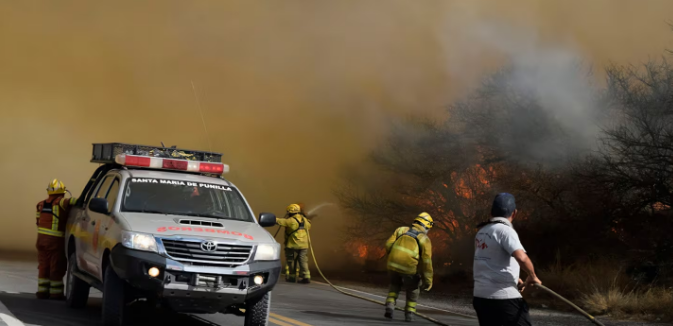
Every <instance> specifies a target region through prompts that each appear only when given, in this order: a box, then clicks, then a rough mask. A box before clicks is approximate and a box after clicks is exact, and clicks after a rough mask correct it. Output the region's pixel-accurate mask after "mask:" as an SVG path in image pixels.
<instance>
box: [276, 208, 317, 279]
mask: <svg viewBox="0 0 673 326" xmlns="http://www.w3.org/2000/svg"><path fill="white" fill-rule="evenodd" d="M287 216H288V217H287V218H279V219H277V220H276V223H277V224H278V225H280V226H282V227H285V260H286V261H285V279H286V280H287V281H288V282H293V283H294V282H296V281H297V279H296V277H295V275H296V269H297V267H296V265H295V263H296V262H297V260H298V261H299V273H300V275H301V277H302V280H301V281H299V283H304V284H308V283H311V272H309V270H308V235H307V231H310V230H311V222H310V221H309V220H308V218H306V217H305V216H304V215H303V214H302V213H301V207H299V205H297V204H292V205H290V206H288V207H287ZM290 272H291V274H290Z"/></svg>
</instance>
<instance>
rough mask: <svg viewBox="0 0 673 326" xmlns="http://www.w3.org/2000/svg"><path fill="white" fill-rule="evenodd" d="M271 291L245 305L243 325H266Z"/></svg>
mask: <svg viewBox="0 0 673 326" xmlns="http://www.w3.org/2000/svg"><path fill="white" fill-rule="evenodd" d="M270 308H271V292H267V293H266V294H265V295H263V296H262V297H260V298H257V299H255V300H252V301H249V302H247V303H246V305H245V323H244V324H245V326H266V325H267V324H268V323H269V310H270Z"/></svg>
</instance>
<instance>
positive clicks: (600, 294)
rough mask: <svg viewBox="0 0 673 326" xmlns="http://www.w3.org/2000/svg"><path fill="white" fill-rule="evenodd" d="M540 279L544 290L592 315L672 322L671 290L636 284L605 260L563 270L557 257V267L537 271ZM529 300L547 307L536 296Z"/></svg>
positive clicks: (672, 303) (565, 267)
mask: <svg viewBox="0 0 673 326" xmlns="http://www.w3.org/2000/svg"><path fill="white" fill-rule="evenodd" d="M539 277H540V279H541V280H542V282H543V284H545V285H546V286H547V287H549V288H550V289H552V290H554V291H556V292H557V293H559V294H561V295H562V296H564V297H566V298H568V299H570V300H571V301H576V303H577V304H579V306H581V307H582V308H583V309H585V310H587V312H589V313H591V314H596V315H611V316H613V317H617V318H635V319H645V320H657V319H659V320H666V321H671V320H673V288H665V287H663V286H655V285H652V284H639V283H637V282H635V281H633V280H631V279H630V278H629V277H628V275H627V274H626V273H625V272H624V269H623V268H621V267H620V264H619V263H616V262H610V261H608V260H605V261H599V262H592V263H581V264H580V263H577V264H573V265H570V266H563V265H561V263H560V259H558V257H557V263H556V264H554V265H552V266H551V267H549V268H547V269H544V270H540V271H539ZM537 292H539V291H537ZM545 298H546V297H545ZM531 299H532V301H533V302H536V303H539V302H545V303H549V301H548V300H544V299H543V298H540V294H539V293H538V294H537V295H536V296H534V297H533V298H531ZM546 299H549V298H546ZM554 305H555V306H559V307H560V306H561V305H563V303H561V302H554Z"/></svg>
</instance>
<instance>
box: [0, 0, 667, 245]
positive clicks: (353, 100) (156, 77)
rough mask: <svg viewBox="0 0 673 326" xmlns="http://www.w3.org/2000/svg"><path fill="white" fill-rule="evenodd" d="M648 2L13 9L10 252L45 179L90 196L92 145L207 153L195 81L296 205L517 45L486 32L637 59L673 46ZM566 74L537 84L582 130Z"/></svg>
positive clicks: (279, 195)
mask: <svg viewBox="0 0 673 326" xmlns="http://www.w3.org/2000/svg"><path fill="white" fill-rule="evenodd" d="M635 3H636V2H627V3H620V4H619V5H615V4H613V2H610V1H591V2H590V3H587V2H586V1H582V2H579V1H577V2H573V1H545V2H538V1H524V0H521V1H514V2H512V1H509V2H507V3H506V5H505V4H504V2H502V1H496V0H492V1H454V2H450V1H430V0H428V1H413V2H412V1H407V0H400V1H394V0H389V1H385V2H382V1H377V0H372V1H362V0H357V1H330V2H315V1H299V0H296V1H282V2H275V1H264V2H250V1H223V2H212V1H211V2H205V1H203V2H200V1H190V2H185V1H144V2H138V1H115V2H91V1H84V0H68V1H60V2H59V3H58V4H57V5H56V4H54V3H52V2H49V1H38V0H32V1H8V2H4V3H2V4H0V49H2V50H1V51H0V107H2V119H0V130H2V137H0V145H1V147H0V148H1V149H2V152H1V155H2V156H3V158H2V160H0V167H1V168H2V170H1V171H2V172H1V173H2V177H3V178H2V180H3V187H2V190H0V198H2V199H0V204H1V205H2V208H3V210H2V212H3V217H2V221H3V222H4V223H3V226H2V228H1V231H0V248H3V249H6V250H32V249H33V245H34V239H35V229H34V220H33V218H34V217H33V216H34V213H33V210H34V207H35V204H36V203H37V201H39V200H41V199H43V197H44V196H45V195H46V194H45V191H44V190H45V187H46V184H47V182H48V181H49V180H50V179H52V178H54V177H58V178H61V179H63V180H64V181H65V182H66V184H67V185H68V186H69V187H70V188H71V190H72V192H73V193H74V194H78V193H79V192H80V191H81V189H82V187H83V185H84V183H85V181H86V180H87V178H88V177H89V174H90V173H91V172H92V171H93V169H94V168H95V166H94V165H93V164H91V163H89V162H88V159H89V155H90V150H91V149H90V144H91V143H92V142H111V141H122V142H131V143H143V144H159V142H160V141H163V142H164V143H166V144H170V145H178V146H180V147H184V148H196V149H207V147H208V144H209V142H208V141H207V140H206V138H205V135H204V131H203V126H202V123H201V118H200V116H199V113H198V111H197V109H196V105H195V101H194V96H193V94H192V89H191V81H194V83H195V85H196V86H197V90H198V91H199V96H200V100H201V104H202V107H203V110H204V112H203V114H204V116H205V119H206V123H207V128H208V132H209V135H208V136H209V137H210V143H212V147H213V150H216V151H220V152H223V153H224V161H225V162H226V163H229V164H230V165H231V167H232V175H231V179H232V180H233V181H234V182H235V183H236V184H237V185H238V186H239V187H240V188H241V189H242V191H243V193H244V194H245V195H246V197H247V198H248V200H250V201H251V204H252V206H253V208H254V209H255V210H256V212H257V213H258V212H261V211H272V212H275V213H277V214H279V215H282V213H283V212H282V210H283V208H284V207H285V206H286V205H287V204H289V203H290V202H293V201H303V202H305V203H306V204H307V206H308V207H312V206H313V205H317V204H319V203H321V202H324V201H333V198H332V195H331V188H332V184H333V182H334V179H335V171H337V170H338V168H339V167H340V166H341V165H343V164H344V163H347V162H355V161H358V160H359V159H361V158H362V156H363V155H365V154H366V153H367V152H368V151H369V150H370V149H371V148H372V147H374V146H375V144H376V142H377V141H378V140H379V137H380V136H381V134H382V132H384V131H385V127H384V126H385V123H384V121H385V120H384V119H383V118H384V117H386V116H388V115H397V114H407V113H409V112H413V113H421V112H422V113H429V114H435V113H437V114H441V112H443V107H444V106H445V105H446V104H447V103H450V102H451V100H453V99H455V98H458V97H462V96H464V95H465V94H466V91H468V90H470V89H472V88H473V87H474V86H475V83H476V82H477V81H478V79H479V77H480V76H482V75H483V73H485V72H488V71H491V70H493V69H494V68H496V67H498V65H499V64H501V63H502V62H503V61H504V60H503V59H502V58H501V57H502V55H503V54H505V55H506V56H509V57H516V56H517V55H518V54H519V53H520V52H519V51H518V50H517V47H518V45H516V46H509V45H507V44H509V43H508V42H509V41H508V37H504V38H502V40H503V41H504V42H505V44H504V45H502V44H500V45H499V43H498V42H495V43H494V42H492V40H488V39H489V38H493V37H492V36H488V35H489V33H490V32H489V30H490V29H489V28H487V30H486V32H484V31H481V30H480V29H474V27H475V26H480V25H483V22H484V21H486V22H489V21H498V22H499V23H498V24H500V23H501V22H504V24H505V26H507V25H511V24H512V23H513V22H519V23H521V22H525V23H526V26H527V27H526V28H529V29H532V30H538V31H539V34H538V37H537V41H533V42H532V46H535V47H537V45H538V44H537V42H543V41H544V42H545V43H549V44H567V42H566V41H567V40H566V38H572V39H573V41H574V43H573V44H575V45H576V46H575V48H576V49H578V51H577V52H578V53H579V54H581V55H582V57H583V58H586V59H587V61H589V62H595V63H596V64H603V63H605V62H607V61H617V62H623V61H627V60H628V61H633V60H641V59H644V58H645V57H646V56H647V54H651V53H660V52H661V49H662V48H664V47H665V46H666V42H665V41H667V40H668V37H669V32H668V30H667V29H666V25H665V24H664V21H665V20H666V19H668V18H670V17H667V16H666V15H667V13H670V12H673V11H671V9H673V8H672V6H673V4H671V3H669V2H661V3H658V4H657V5H654V4H650V5H648V6H638V5H635ZM522 8H530V10H529V11H527V12H526V13H525V14H524V13H522ZM625 22H628V24H627V23H625ZM447 23H448V25H449V26H448V27H447ZM486 26H488V25H486ZM517 33H519V31H518V30H515V31H513V32H511V34H517ZM483 34H486V35H487V36H486V37H485V38H486V39H487V41H486V42H485V41H484V40H483V39H484V36H483ZM480 35H482V36H480ZM500 37H501V36H500V35H497V34H496V37H495V38H496V39H498V38H500ZM480 38H481V39H480ZM513 44H516V43H513ZM494 49H495V50H497V51H499V52H501V53H500V54H499V55H492V54H490V53H488V52H489V51H494ZM508 49H509V50H508ZM511 50H514V51H511ZM525 52H526V51H523V53H525ZM510 59H511V58H510ZM555 60H557V59H555ZM564 60H569V59H567V58H566V57H565V56H562V57H561V61H564ZM555 72H558V71H554V70H551V71H547V72H546V74H550V75H554V74H555ZM562 72H563V71H561V73H562ZM540 78H545V79H549V78H551V79H554V78H556V77H554V76H551V77H549V76H546V75H545V76H543V77H540ZM563 81H564V79H563V78H561V79H560V80H559V81H558V82H559V83H560V84H561V85H562V86H563V87H561V89H560V90H555V89H554V88H553V87H552V88H550V86H547V87H545V88H544V89H541V90H539V92H540V93H542V94H545V95H544V98H545V99H546V100H545V101H549V102H550V104H549V105H546V106H547V107H549V108H550V109H551V110H554V108H556V107H563V108H566V107H568V106H572V107H573V108H577V110H578V111H577V112H579V113H577V112H574V111H569V112H565V113H564V114H563V115H562V119H568V122H567V124H568V125H574V122H575V121H576V120H581V119H580V117H581V116H582V114H583V112H585V109H584V108H585V106H584V105H583V103H584V100H583V99H582V98H580V99H575V100H573V101H577V102H573V101H571V102H570V103H569V104H568V103H567V102H568V101H570V100H569V99H568V96H567V95H566V94H565V93H566V92H571V93H572V92H575V91H574V89H573V88H572V87H569V86H568V87H566V85H565V84H564V83H563ZM521 82H522V83H523V85H529V84H531V83H532V84H534V85H536V84H537V83H536V80H535V79H533V80H532V81H531V80H527V79H526V78H522V79H521ZM570 86H572V85H570ZM574 86H577V87H579V85H574ZM526 87H528V86H526ZM566 88H567V89H566ZM572 94H574V93H572ZM558 102H561V103H558ZM577 103H580V104H577ZM578 129H579V130H580V131H584V130H587V129H586V128H584V127H582V126H581V125H580V126H579V127H578ZM588 134H589V136H590V135H591V131H588ZM335 212H336V210H334V209H333V208H325V209H324V210H322V211H321V213H322V214H323V215H322V216H321V217H319V219H321V220H320V222H318V221H316V223H315V224H314V230H315V231H314V232H315V233H316V234H318V233H320V234H322V235H325V236H324V237H318V236H314V238H320V239H321V243H317V244H316V248H317V249H319V250H321V251H323V252H326V251H330V252H331V251H340V250H341V249H340V248H341V247H340V246H339V244H338V243H336V241H337V240H336V239H337V237H336V236H335V233H337V232H334V230H335V229H338V228H339V227H340V226H342V225H343V224H344V222H343V221H345V220H347V219H346V218H345V217H341V216H339V215H338V214H336V213H335ZM274 231H275V230H274ZM323 232H324V233H323ZM319 254H320V253H319Z"/></svg>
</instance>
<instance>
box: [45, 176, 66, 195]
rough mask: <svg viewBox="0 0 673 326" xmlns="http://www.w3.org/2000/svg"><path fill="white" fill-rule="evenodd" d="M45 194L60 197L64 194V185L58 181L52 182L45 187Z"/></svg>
mask: <svg viewBox="0 0 673 326" xmlns="http://www.w3.org/2000/svg"><path fill="white" fill-rule="evenodd" d="M47 193H48V194H50V195H60V194H64V193H65V184H63V182H62V181H59V180H58V179H54V180H52V181H51V182H50V183H49V185H48V186H47Z"/></svg>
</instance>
